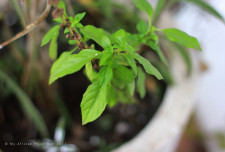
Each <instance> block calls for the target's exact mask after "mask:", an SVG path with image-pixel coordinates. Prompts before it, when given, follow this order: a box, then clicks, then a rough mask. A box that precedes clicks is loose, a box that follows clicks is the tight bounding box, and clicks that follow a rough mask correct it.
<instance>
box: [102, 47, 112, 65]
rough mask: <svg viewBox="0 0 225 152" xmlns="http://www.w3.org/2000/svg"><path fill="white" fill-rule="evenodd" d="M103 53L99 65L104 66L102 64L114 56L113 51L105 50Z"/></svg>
mask: <svg viewBox="0 0 225 152" xmlns="http://www.w3.org/2000/svg"><path fill="white" fill-rule="evenodd" d="M103 52H104V53H103V55H102V56H101V58H100V62H99V65H100V66H102V65H105V64H106V63H107V61H108V59H109V58H110V57H111V56H112V53H111V52H108V51H103Z"/></svg>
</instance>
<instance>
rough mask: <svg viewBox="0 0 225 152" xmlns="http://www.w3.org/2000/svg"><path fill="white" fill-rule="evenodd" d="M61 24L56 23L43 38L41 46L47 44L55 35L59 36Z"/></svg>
mask: <svg viewBox="0 0 225 152" xmlns="http://www.w3.org/2000/svg"><path fill="white" fill-rule="evenodd" d="M59 29H60V26H59V25H56V26H54V27H53V28H52V29H50V30H49V31H48V32H47V33H46V34H45V36H44V37H43V39H42V42H41V46H44V45H46V44H47V43H48V42H49V41H50V40H51V39H52V38H53V37H55V36H57V35H58V33H59Z"/></svg>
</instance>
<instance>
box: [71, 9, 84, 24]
mask: <svg viewBox="0 0 225 152" xmlns="http://www.w3.org/2000/svg"><path fill="white" fill-rule="evenodd" d="M85 14H86V12H84V13H79V14H76V16H75V18H74V20H72V22H71V27H74V26H75V25H76V24H78V23H79V22H80V21H81V20H82V19H83V18H84V16H85Z"/></svg>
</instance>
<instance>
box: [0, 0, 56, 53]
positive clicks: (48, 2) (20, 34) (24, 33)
mask: <svg viewBox="0 0 225 152" xmlns="http://www.w3.org/2000/svg"><path fill="white" fill-rule="evenodd" d="M46 1H47V4H46V8H45V10H44V12H43V13H42V14H41V16H40V17H39V18H38V19H37V20H35V21H34V22H33V23H31V24H29V25H27V26H26V28H25V29H24V30H23V31H22V32H20V33H18V34H17V35H15V36H14V37H12V38H11V39H9V40H7V41H5V42H3V43H2V44H0V49H2V48H3V47H4V46H6V45H8V44H9V43H11V42H13V41H15V40H17V39H18V38H20V37H22V36H24V35H26V34H27V33H29V32H30V31H32V30H33V29H35V28H36V27H37V26H38V25H39V24H40V23H41V22H42V21H43V20H44V19H45V18H46V17H47V16H48V14H49V12H50V10H51V7H52V0H46Z"/></svg>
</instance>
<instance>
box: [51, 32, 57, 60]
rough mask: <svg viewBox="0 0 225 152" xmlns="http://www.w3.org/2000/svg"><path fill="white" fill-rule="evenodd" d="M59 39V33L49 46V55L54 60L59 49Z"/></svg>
mask: <svg viewBox="0 0 225 152" xmlns="http://www.w3.org/2000/svg"><path fill="white" fill-rule="evenodd" d="M57 39H58V35H56V36H55V37H53V38H52V40H51V43H50V47H49V57H50V58H51V59H52V60H55V59H56V58H57V49H58V43H57Z"/></svg>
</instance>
